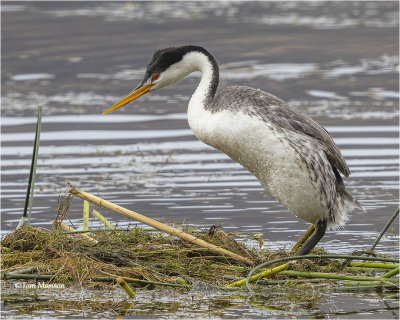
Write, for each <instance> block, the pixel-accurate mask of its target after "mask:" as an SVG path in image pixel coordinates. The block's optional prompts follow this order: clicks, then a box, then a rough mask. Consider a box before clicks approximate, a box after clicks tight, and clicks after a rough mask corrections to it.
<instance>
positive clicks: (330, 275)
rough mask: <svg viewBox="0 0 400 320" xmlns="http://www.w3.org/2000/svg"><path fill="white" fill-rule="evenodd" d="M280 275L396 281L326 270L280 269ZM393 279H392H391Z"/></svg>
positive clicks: (394, 280)
mask: <svg viewBox="0 0 400 320" xmlns="http://www.w3.org/2000/svg"><path fill="white" fill-rule="evenodd" d="M279 274H280V275H285V276H291V277H304V278H322V279H337V280H355V281H386V280H390V281H391V282H396V281H398V279H386V280H383V279H382V278H375V277H367V276H348V275H343V274H338V273H327V272H302V271H291V270H288V271H281V272H280V273H279ZM392 280H393V281H392Z"/></svg>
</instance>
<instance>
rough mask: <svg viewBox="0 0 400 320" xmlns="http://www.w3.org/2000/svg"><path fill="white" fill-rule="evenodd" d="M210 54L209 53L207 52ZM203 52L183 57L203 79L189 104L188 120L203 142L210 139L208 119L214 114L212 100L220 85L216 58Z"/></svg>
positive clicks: (186, 63) (185, 62)
mask: <svg viewBox="0 0 400 320" xmlns="http://www.w3.org/2000/svg"><path fill="white" fill-rule="evenodd" d="M207 54H208V53H207ZM207 54H204V53H202V52H191V53H189V54H187V55H185V57H184V58H183V62H184V64H185V65H188V66H191V67H192V68H193V70H192V72H193V71H200V72H201V80H200V83H199V85H198V86H197V88H196V90H195V92H194V93H193V95H192V97H191V99H190V101H189V105H188V110H187V114H188V122H189V126H190V128H191V129H192V131H193V132H194V134H195V135H196V136H197V137H198V138H199V139H200V140H202V141H203V142H205V143H208V144H210V141H208V134H209V132H208V131H209V130H208V129H209V128H208V125H207V123H208V121H207V119H209V116H210V114H212V112H213V110H212V106H213V104H212V102H213V101H214V96H215V92H216V90H217V86H218V80H219V71H218V65H217V63H216V61H215V59H214V58H213V57H212V56H211V55H209V54H208V55H207Z"/></svg>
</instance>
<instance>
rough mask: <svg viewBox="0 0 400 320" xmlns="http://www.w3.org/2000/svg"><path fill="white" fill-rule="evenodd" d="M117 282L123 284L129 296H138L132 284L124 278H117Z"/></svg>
mask: <svg viewBox="0 0 400 320" xmlns="http://www.w3.org/2000/svg"><path fill="white" fill-rule="evenodd" d="M117 283H118V284H119V285H120V286H121V288H122V289H124V291H125V292H126V293H127V294H128V296H129V298H134V297H136V294H135V293H134V292H133V290H132V289H131V287H130V286H128V284H127V283H126V282H125V281H124V279H122V278H120V277H119V278H117Z"/></svg>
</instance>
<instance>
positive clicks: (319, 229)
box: [295, 220, 327, 256]
mask: <svg viewBox="0 0 400 320" xmlns="http://www.w3.org/2000/svg"><path fill="white" fill-rule="evenodd" d="M326 225H327V222H326V221H325V220H322V221H320V222H318V223H317V225H316V226H314V228H315V232H314V233H313V234H312V236H308V238H306V239H307V240H305V242H304V244H303V245H302V246H301V247H300V249H299V250H297V252H296V256H303V255H306V254H309V253H310V251H311V250H312V249H313V248H314V247H315V246H316V245H317V244H318V242H319V241H320V240H321V238H322V237H323V236H324V234H325V231H326ZM310 229H311V227H310V228H308V230H307V231H306V233H308V232H309V230H310ZM301 238H303V237H301ZM300 240H301V239H300ZM296 245H297V244H296ZM296 245H295V246H296Z"/></svg>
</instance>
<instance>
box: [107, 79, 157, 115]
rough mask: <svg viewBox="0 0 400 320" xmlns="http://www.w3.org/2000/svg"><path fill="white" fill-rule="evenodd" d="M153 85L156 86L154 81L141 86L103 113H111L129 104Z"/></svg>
mask: <svg viewBox="0 0 400 320" xmlns="http://www.w3.org/2000/svg"><path fill="white" fill-rule="evenodd" d="M152 86H154V84H153V83H150V84H146V85H145V86H143V87H140V88H139V89H137V90H135V91H133V92H132V93H131V94H129V95H128V96H127V97H125V98H123V99H122V100H121V101H120V102H118V103H116V104H114V105H113V106H112V107H111V108H109V109H107V110H106V111H104V112H103V113H102V114H106V113H110V112H111V111H114V110H117V109H118V108H121V107H123V106H124V105H126V104H128V103H129V102H131V101H133V100H135V99H137V98H139V97H141V96H142V95H144V94H146V93H147V92H149V91H150V89H151V87H152Z"/></svg>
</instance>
